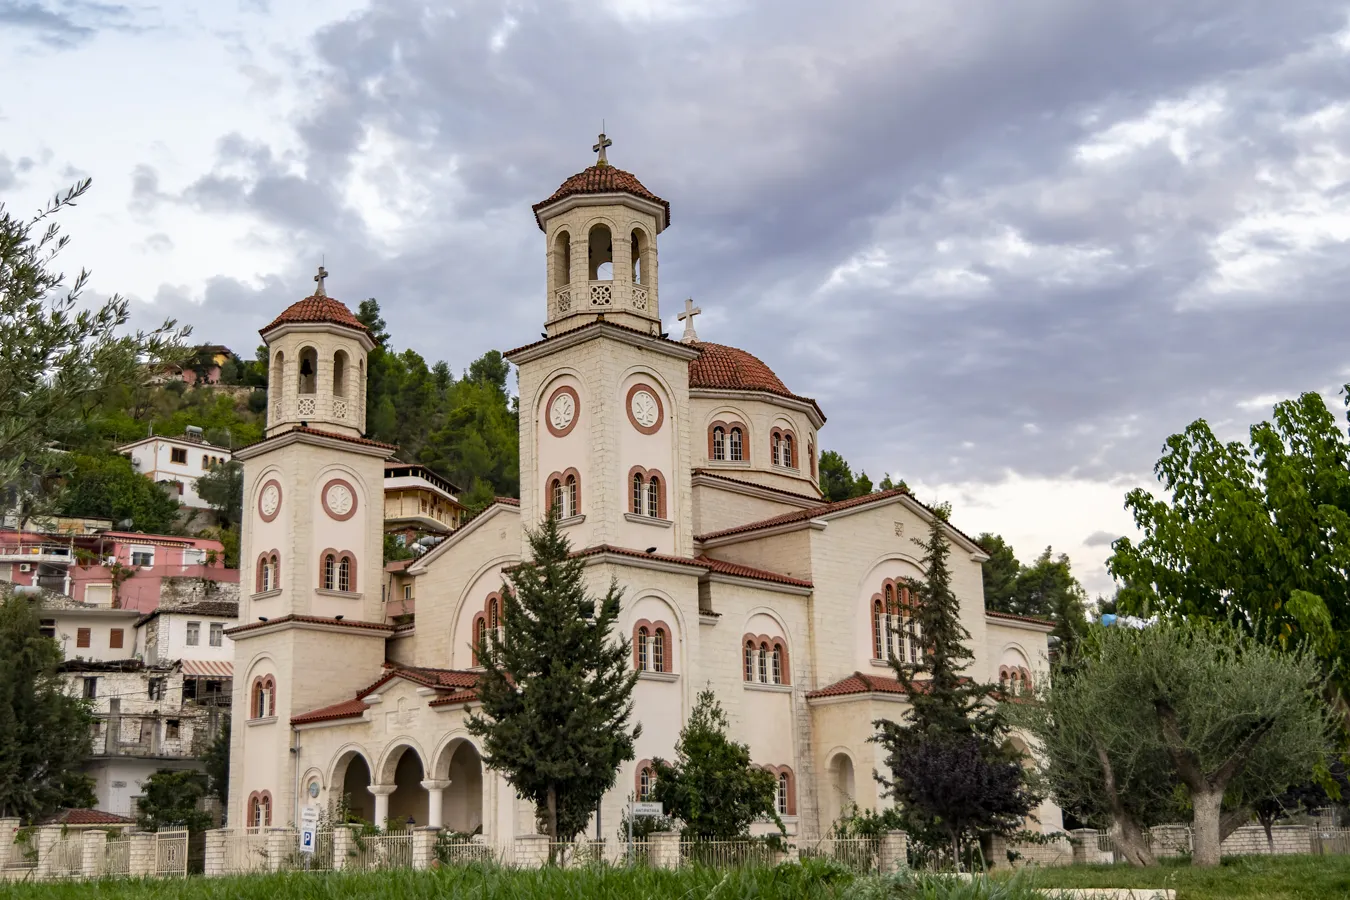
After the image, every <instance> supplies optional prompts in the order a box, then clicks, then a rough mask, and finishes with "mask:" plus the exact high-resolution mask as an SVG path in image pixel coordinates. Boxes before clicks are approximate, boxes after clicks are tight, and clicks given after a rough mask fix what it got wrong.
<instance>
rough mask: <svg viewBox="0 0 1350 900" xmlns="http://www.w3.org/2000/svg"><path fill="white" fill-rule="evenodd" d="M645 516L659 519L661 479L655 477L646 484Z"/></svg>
mask: <svg viewBox="0 0 1350 900" xmlns="http://www.w3.org/2000/svg"><path fill="white" fill-rule="evenodd" d="M647 515H648V516H650V517H651V518H653V519H659V518H661V479H660V478H657V477H656V476H655V475H653V476H652V479H651V480H650V481H648V482H647Z"/></svg>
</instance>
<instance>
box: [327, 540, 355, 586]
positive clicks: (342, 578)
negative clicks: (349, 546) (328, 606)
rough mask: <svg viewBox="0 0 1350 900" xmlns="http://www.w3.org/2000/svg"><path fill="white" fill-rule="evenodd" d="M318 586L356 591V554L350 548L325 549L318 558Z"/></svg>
mask: <svg viewBox="0 0 1350 900" xmlns="http://www.w3.org/2000/svg"><path fill="white" fill-rule="evenodd" d="M319 587H321V588H323V589H324V590H325V591H337V592H339V593H344V594H352V593H356V556H355V555H354V554H353V553H352V552H351V551H350V550H325V551H324V552H323V555H322V556H321V557H320V558H319Z"/></svg>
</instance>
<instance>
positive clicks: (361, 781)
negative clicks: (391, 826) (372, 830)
mask: <svg viewBox="0 0 1350 900" xmlns="http://www.w3.org/2000/svg"><path fill="white" fill-rule="evenodd" d="M328 783H329V784H331V785H335V786H337V787H338V795H337V797H335V798H334V799H333V812H334V814H337V813H339V812H340V811H345V813H346V814H347V815H348V816H350V817H352V818H355V819H360V820H361V821H363V822H374V821H375V798H374V797H372V796H371V795H370V764H369V763H367V762H366V758H365V757H364V756H362V755H361V754H360V753H359V752H358V751H356V750H350V751H348V752H347V753H344V754H343V755H342V757H341V758H340V759H338V763H337V765H336V766H335V767H334V768H333V777H332V778H331V779H330V780H329V782H328Z"/></svg>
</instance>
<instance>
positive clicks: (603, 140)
mask: <svg viewBox="0 0 1350 900" xmlns="http://www.w3.org/2000/svg"><path fill="white" fill-rule="evenodd" d="M613 143H614V142H613V141H611V140H610V139H609V138H607V137H605V133H604V132H603V131H602V132H600V140H599V141H598V142H597V143H596V144H595V146H594V147H592V148H591V149H592V150H594V151H595V152H596V153H599V154H600V158H599V159H597V160H596V161H595V164H596V165H597V166H607V165H609V158H608V157H607V156H605V148H606V147H609V146H611V145H613Z"/></svg>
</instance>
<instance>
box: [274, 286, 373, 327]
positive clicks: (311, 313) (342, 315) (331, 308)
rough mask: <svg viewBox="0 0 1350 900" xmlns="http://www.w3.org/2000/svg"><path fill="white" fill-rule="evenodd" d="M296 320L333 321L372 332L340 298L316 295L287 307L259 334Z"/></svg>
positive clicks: (336, 323) (335, 323)
mask: <svg viewBox="0 0 1350 900" xmlns="http://www.w3.org/2000/svg"><path fill="white" fill-rule="evenodd" d="M295 322H331V323H333V324H334V325H342V326H344V327H346V328H354V329H356V330H357V331H363V332H365V333H367V334H369V333H370V329H369V328H367V327H366V326H365V325H362V324H361V320H360V319H358V318H357V317H356V316H354V315H352V311H351V310H350V309H348V308H347V307H346V305H345V304H343V303H342V302H341V301H340V300H334V299H333V298H332V297H327V296H318V295H315V296H310V297H306V298H305V299H303V300H298V301H296V302H295V303H292V304H291V305H290V306H288V307H286V309H285V311H284V312H282V314H281V315H279V316H277V317H276V318H275V319H273V320H272V322H271V324H269V325H268V326H267V327H266V328H261V329H259V330H258V334H263V335H265V334H267V332H269V331H271V330H272V329H273V328H277V327H279V326H281V325H287V324H290V323H295Z"/></svg>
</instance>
